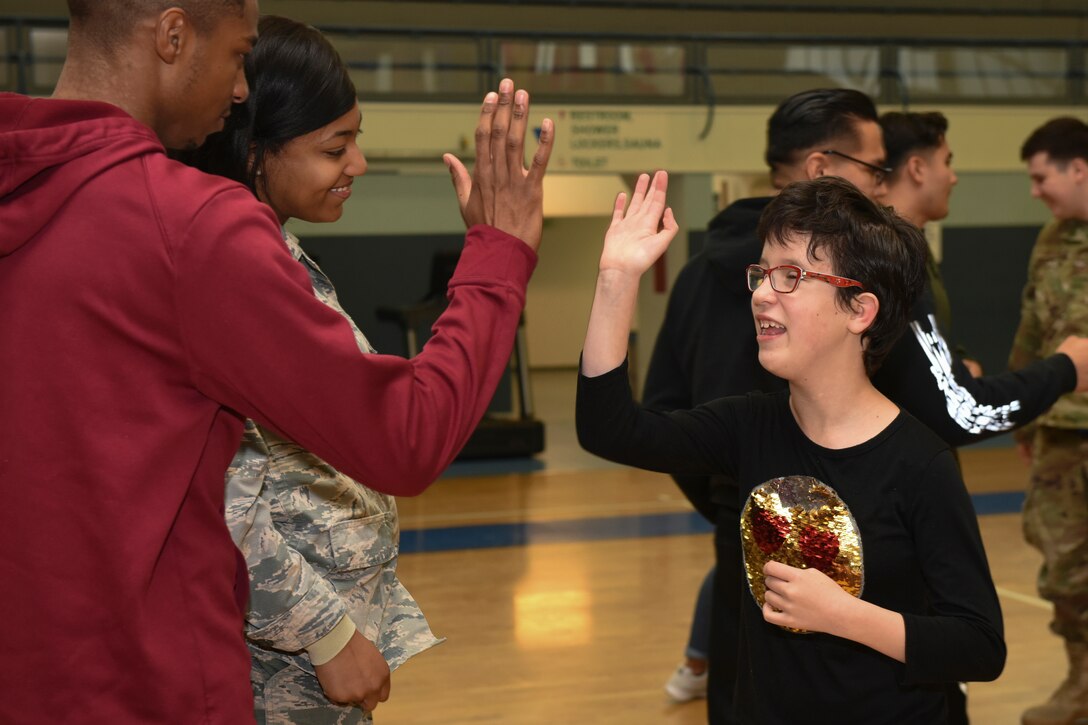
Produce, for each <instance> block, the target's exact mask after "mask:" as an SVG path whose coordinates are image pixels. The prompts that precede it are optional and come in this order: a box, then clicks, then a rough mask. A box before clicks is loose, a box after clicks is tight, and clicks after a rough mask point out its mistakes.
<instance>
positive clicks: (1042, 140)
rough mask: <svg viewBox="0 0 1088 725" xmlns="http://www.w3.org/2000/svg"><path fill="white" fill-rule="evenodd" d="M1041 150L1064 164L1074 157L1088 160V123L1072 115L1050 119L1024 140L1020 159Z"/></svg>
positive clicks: (1053, 159)
mask: <svg viewBox="0 0 1088 725" xmlns="http://www.w3.org/2000/svg"><path fill="white" fill-rule="evenodd" d="M1040 152H1043V153H1045V154H1046V155H1047V156H1048V157H1049V160H1050V161H1053V162H1056V163H1058V164H1062V165H1064V164H1066V163H1068V162H1070V161H1072V160H1073V159H1085V160H1088V125H1085V123H1084V121H1081V120H1080V119H1079V118H1073V117H1072V116H1061V117H1059V118H1052V119H1050V120H1049V121H1047V122H1046V123H1044V124H1043V125H1042V126H1040V127H1039V128H1037V129H1035V130H1034V131H1032V132H1031V135H1030V136H1028V138H1027V141H1024V145H1023V146H1021V147H1020V160H1021V161H1027V160H1028V159H1030V158H1031V157H1032V156H1034V155H1035V154H1037V153H1040Z"/></svg>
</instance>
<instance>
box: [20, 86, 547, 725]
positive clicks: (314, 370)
mask: <svg viewBox="0 0 1088 725" xmlns="http://www.w3.org/2000/svg"><path fill="white" fill-rule="evenodd" d="M535 262H536V255H535V254H534V253H533V252H532V251H531V250H530V249H529V248H528V246H526V245H525V244H524V243H522V242H521V241H519V240H517V239H514V238H513V237H510V236H508V235H506V234H504V233H502V232H500V231H498V230H496V229H493V228H490V227H483V226H477V227H473V228H472V229H470V230H469V232H468V235H467V238H466V243H465V249H464V252H463V254H462V257H461V262H460V264H459V266H458V268H457V271H456V273H455V274H454V276H453V279H452V281H451V282H450V292H449V297H450V306H449V309H448V311H447V313H446V314H445V315H444V316H443V317H442V318H441V319H440V320H439V322H438V323H437V325H436V328H435V334H434V336H433V337H432V338H431V340H430V341H429V343H428V344H427V346H426V347H425V349H424V351H423V352H422V353H421V354H420V355H418V356H417V357H416V358H414V359H412V360H410V361H409V360H404V359H402V358H398V357H393V356H384V355H363V354H361V353H360V352H359V349H358V347H357V345H356V343H355V338H354V336H353V334H352V332H351V329H350V328H349V326H348V323H347V322H346V321H345V320H344V318H343V317H342V316H341V315H339V314H338V313H336V312H335V311H333V310H331V309H330V308H329V307H327V306H325V305H324V304H322V303H321V302H319V301H318V300H317V299H316V298H315V297H314V295H313V291H312V289H311V287H310V281H309V279H308V278H307V276H306V273H305V271H304V270H303V269H302V267H301V266H299V265H298V264H297V263H296V262H295V261H294V260H293V259H292V258H291V256H290V254H289V253H288V251H287V248H286V246H285V245H284V244H283V241H282V238H281V235H280V229H279V225H278V224H277V222H276V219H275V217H274V215H273V214H272V212H271V210H270V209H268V207H266V206H264V205H263V204H260V203H259V202H257V201H256V200H255V199H254V198H253V196H252V195H251V194H250V193H249V192H248V191H247V190H246V189H244V188H243V187H241V186H239V185H237V184H234V183H232V182H228V181H226V180H223V179H219V178H215V177H210V176H207V175H204V174H202V173H200V172H198V171H195V170H193V169H190V168H188V167H186V166H184V165H181V164H178V163H175V162H173V161H171V160H169V159H168V158H167V157H166V155H165V154H164V151H163V148H162V145H161V144H160V143H159V141H158V139H157V138H156V137H155V135H154V134H153V133H152V132H151V131H150V130H149V129H148V128H147V127H146V126H144V125H142V124H140V123H139V122H137V121H135V120H134V119H133V118H131V117H130V116H128V115H127V114H126V113H124V112H123V111H121V110H120V109H118V108H116V107H114V106H110V105H107V104H102V103H93V102H75V101H59V100H46V99H35V100H32V99H28V98H26V97H23V96H18V95H12V94H0V501H2V502H3V509H2V511H3V523H2V525H0V587H2V590H3V593H2V595H0V683H3V685H2V691H3V695H2V696H0V722H2V723H46V722H50V723H52V722H58V723H59V722H80V723H109V724H110V725H122V724H125V723H137V722H139V723H144V722H147V723H151V722H154V723H225V724H229V725H237V724H238V723H244V722H249V721H252V718H253V715H252V712H253V702H252V696H251V693H250V688H249V659H248V655H247V652H246V648H245V645H244V643H243V637H242V612H241V607H240V604H239V602H240V600H242V601H244V591H245V583H246V582H245V563H244V561H241V559H240V557H239V555H238V553H237V550H236V549H235V548H234V545H233V544H232V542H231V539H230V536H229V535H228V533H227V528H226V525H225V524H224V521H223V491H224V483H223V474H224V471H225V470H226V467H227V465H228V463H229V462H230V460H231V457H232V456H233V454H234V452H235V450H236V448H237V446H238V443H239V438H240V433H241V429H242V421H243V417H244V416H250V417H252V418H254V419H255V420H257V421H259V422H260V423H262V424H264V425H266V426H268V427H270V428H272V429H273V430H276V431H278V432H280V433H282V434H283V435H285V436H286V437H288V438H291V439H293V440H295V441H297V442H298V443H299V444H301V445H302V446H303V447H305V448H307V449H309V450H311V451H313V452H315V453H316V454H317V455H319V456H321V457H322V458H324V459H325V460H327V461H328V462H329V463H331V464H332V465H333V466H335V467H336V468H337V469H339V470H341V471H343V472H344V473H346V474H347V475H349V476H351V477H352V478H355V479H357V480H360V481H365V482H366V484H367V485H368V486H370V487H371V488H374V489H376V490H379V491H383V492H386V493H391V494H397V495H412V494H416V493H419V492H421V491H422V490H423V489H424V488H426V487H427V485H428V484H429V483H430V482H432V481H433V480H434V479H435V478H436V477H437V476H438V474H439V473H440V472H441V471H442V470H443V469H444V468H445V467H446V466H447V465H448V464H449V462H450V461H451V460H452V458H453V457H454V456H455V455H456V454H457V452H458V451H459V450H460V448H461V447H462V445H463V444H464V442H465V441H466V440H467V438H468V436H469V435H470V434H471V433H472V431H473V429H474V428H475V425H476V423H477V422H478V421H479V419H480V417H481V416H482V415H483V413H484V410H485V409H486V407H487V404H488V402H489V399H490V397H491V392H492V391H493V389H494V387H495V385H496V384H497V381H498V379H499V377H500V376H501V374H502V372H503V370H504V369H505V367H506V363H507V359H508V356H509V352H510V350H511V347H512V345H513V340H514V332H515V329H516V326H517V321H518V316H519V314H520V311H521V309H522V306H523V303H524V295H525V287H526V284H527V283H528V279H529V276H530V274H531V272H532V269H533V267H534V265H535Z"/></svg>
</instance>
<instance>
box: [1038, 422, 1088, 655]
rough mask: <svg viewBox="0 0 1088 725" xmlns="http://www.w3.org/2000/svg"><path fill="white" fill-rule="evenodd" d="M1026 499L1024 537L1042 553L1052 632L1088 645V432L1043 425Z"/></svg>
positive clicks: (1040, 583) (1042, 591)
mask: <svg viewBox="0 0 1088 725" xmlns="http://www.w3.org/2000/svg"><path fill="white" fill-rule="evenodd" d="M1032 456H1033V458H1032V465H1031V483H1030V485H1029V488H1028V492H1027V498H1026V499H1025V501H1024V538H1025V539H1026V540H1027V542H1028V543H1029V544H1031V545H1032V546H1034V547H1035V548H1036V549H1038V550H1039V551H1040V552H1042V554H1043V566H1042V568H1041V569H1040V570H1039V579H1038V586H1039V595H1040V596H1042V597H1043V598H1044V599H1047V600H1049V601H1050V602H1052V603H1053V604H1054V619H1053V621H1052V622H1051V624H1050V628H1051V629H1052V630H1053V631H1054V632H1055V633H1056V634H1057V635H1059V636H1060V637H1062V638H1064V639H1065V640H1066V641H1067V642H1088V431H1086V430H1071V429H1063V428H1050V427H1047V426H1039V428H1038V430H1037V431H1036V433H1035V439H1034V442H1033V444H1032Z"/></svg>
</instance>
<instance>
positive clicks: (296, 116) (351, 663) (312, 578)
mask: <svg viewBox="0 0 1088 725" xmlns="http://www.w3.org/2000/svg"><path fill="white" fill-rule="evenodd" d="M259 32H260V40H259V42H258V43H257V44H256V46H255V48H254V51H253V53H252V55H251V56H250V57H249V58H248V59H247V60H246V77H247V80H248V81H249V85H250V95H249V98H248V100H247V101H246V102H245V103H244V104H241V105H238V106H236V107H235V108H234V110H233V111H232V114H231V116H230V117H229V118H228V119H227V121H226V126H225V128H224V130H223V132H222V133H220V134H217V135H216V136H213V137H212V138H210V139H209V141H208V143H207V144H206V145H205V146H204V147H203V148H202V149H201V150H200V151H198V152H194V153H193V154H191V155H190V158H187V159H186V160H187V161H190V162H191V163H193V164H194V165H196V166H199V167H201V168H203V169H204V170H206V171H211V172H214V173H219V174H222V175H224V176H227V177H229V178H233V179H235V180H237V181H240V182H241V183H243V184H245V185H246V186H248V187H249V188H250V189H251V190H252V191H253V192H254V194H256V196H257V197H258V198H259V199H260V200H261V201H263V202H265V203H267V204H268V205H269V206H271V207H272V209H273V211H275V213H276V215H277V216H278V217H279V220H280V223H281V224H284V223H286V222H287V220H288V219H290V218H299V219H302V220H304V221H308V222H331V221H335V220H337V219H339V218H340V215H341V213H342V206H343V203H344V201H345V200H346V199H347V198H348V197H349V196H350V195H351V183H352V180H353V179H354V178H355V177H357V176H360V175H362V174H363V173H365V172H366V159H365V158H364V157H363V154H362V152H361V151H360V149H359V147H358V146H357V145H356V143H355V138H356V136H357V134H358V132H359V125H360V121H361V118H360V113H359V108H358V103H357V97H356V93H355V87H354V85H353V84H352V81H351V79H350V77H349V76H348V72H347V69H346V68H345V66H344V65H343V63H342V61H341V59H340V57H339V55H338V54H337V53H336V51H335V49H334V48H333V47H332V45H331V44H330V43H329V42H328V40H327V39H325V38H324V37H323V36H322V35H321V33H320V32H318V31H317V30H315V29H314V28H311V27H308V26H305V25H302V24H299V23H296V22H294V21H292V20H288V19H286V18H279V17H274V16H266V17H264V18H262V20H261V22H260V26H259ZM283 237H284V243H285V244H286V245H287V248H288V249H289V250H290V252H291V254H292V256H294V258H295V259H296V260H298V262H299V264H301V265H302V266H303V267H304V268H305V269H306V271H307V273H308V274H309V276H310V280H311V282H312V284H313V288H314V294H315V295H316V296H317V297H318V298H319V299H320V300H322V301H323V302H324V303H325V304H327V305H329V306H330V307H332V308H333V309H335V310H337V311H339V312H340V313H341V314H343V315H344V317H345V318H347V320H348V322H349V323H350V324H351V327H352V329H353V330H354V331H355V338H356V341H357V342H358V345H359V349H360V350H361V351H363V352H364V353H372V352H374V350H373V348H371V346H370V344H369V343H368V342H367V340H366V338H365V337H364V336H363V333H362V332H361V331H360V330H359V328H358V327H356V325H355V323H354V322H352V320H351V319H350V318H349V317H348V315H347V314H346V313H345V312H344V311H343V309H342V308H341V307H340V304H339V303H338V302H337V299H336V292H335V290H334V289H333V287H332V284H331V283H330V281H329V279H328V277H326V276H325V274H324V273H323V272H322V271H321V269H320V268H318V266H317V265H316V264H315V263H314V262H313V260H311V259H310V258H309V257H307V256H306V254H305V253H304V252H303V251H302V248H301V247H300V246H299V243H298V239H296V238H295V237H294V236H292V235H291V234H289V233H288V232H287V231H286V230H284V233H283ZM271 334H274V331H272V332H271ZM226 513H227V522H228V524H229V526H230V529H231V534H232V536H233V537H234V540H235V542H236V543H237V544H238V547H239V548H240V549H241V551H242V553H243V554H244V555H245V558H246V562H247V565H248V568H249V575H250V580H251V582H250V601H249V611H248V615H247V619H246V636H247V639H248V643H249V650H250V653H251V655H252V661H253V665H252V683H253V693H254V698H255V709H256V714H257V720H258V722H262V723H269V724H273V723H292V724H294V723H369V722H371V714H370V711H371V710H373V709H374V707H376V705H377V703H378V701H381V700H384V699H385V698H386V697H387V696H388V692H389V672H390V670H391V669H395V668H396V667H397V666H399V665H400V664H401V663H403V662H404V661H405V660H407V659H408V658H409V657H411V656H413V655H415V654H417V653H419V652H421V651H423V650H425V649H428V648H430V647H432V646H434V645H435V644H438V643H439V642H440V640H438V639H436V638H435V636H434V635H433V634H432V633H431V630H430V628H429V627H428V625H427V621H426V620H425V619H424V617H423V614H422V613H421V612H420V610H419V607H418V605H417V604H416V602H415V600H414V599H412V596H411V595H410V594H409V593H408V591H407V590H406V589H405V588H404V586H403V585H402V584H401V583H400V581H399V580H398V579H397V576H396V563H397V550H398V540H399V533H400V528H399V525H398V521H397V507H396V502H395V500H394V499H393V497H392V496H388V495H385V494H382V493H378V492H377V491H373V490H371V489H369V488H367V487H366V486H365V485H361V484H359V483H356V482H355V481H353V480H351V479H349V478H348V477H347V476H344V475H343V474H341V473H339V472H338V471H336V470H335V469H334V468H332V466H330V465H329V464H327V463H325V462H324V461H322V460H321V459H320V458H318V457H317V456H315V455H313V454H312V453H309V452H307V451H306V450H304V449H302V448H301V447H299V446H298V445H296V444H294V443H292V442H291V441H289V440H285V439H283V438H281V437H280V436H279V435H277V434H276V433H275V432H274V431H271V430H268V429H266V428H263V427H261V426H259V425H257V424H256V423H254V422H253V421H247V424H246V433H245V437H244V439H243V441H242V446H241V449H240V450H239V451H238V454H237V455H236V457H235V459H234V462H233V464H232V466H231V468H230V470H229V471H228V473H227V491H226ZM357 678H361V680H362V681H363V682H364V689H366V690H367V691H368V692H370V693H372V694H371V695H370V696H369V697H367V698H364V699H363V700H362V701H361V702H343V701H344V700H345V699H348V698H347V696H346V695H345V694H344V693H345V692H348V691H350V689H345V687H346V686H348V685H349V684H350V681H351V680H356V679H357ZM356 691H357V690H356ZM338 703H340V704H338Z"/></svg>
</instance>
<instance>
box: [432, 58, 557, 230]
mask: <svg viewBox="0 0 1088 725" xmlns="http://www.w3.org/2000/svg"><path fill="white" fill-rule="evenodd" d="M528 128H529V94H528V92H526V91H524V90H517V91H516V90H515V89H514V82H513V81H512V80H510V79H509V78H504V79H503V80H502V82H501V83H499V92H498V93H495V92H494V91H492V92H490V93H488V94H487V95H486V96H484V103H483V107H482V108H481V111H480V120H479V123H477V125H476V161H475V163H474V164H473V166H472V174H471V175H470V174H469V172H468V171H467V170H466V169H465V166H464V164H462V163H461V161H460V160H459V159H458V158H457V157H456V156H454V155H453V154H445V155H444V156H443V157H442V158H443V160H444V161H445V162H446V166H448V167H449V170H450V175H451V176H452V178H453V187H454V190H455V191H456V192H457V201H458V203H459V204H460V206H461V217H462V218H463V219H464V220H465V224H466V226H470V227H471V226H472V225H474V224H488V225H490V226H493V227H496V228H497V229H501V230H502V231H504V232H506V233H507V234H510V235H512V236H515V237H518V238H519V239H521V240H522V241H524V242H525V243H526V244H528V245H529V246H530V247H531V248H532V249H534V250H536V249H537V248H538V247H539V246H540V235H541V230H542V227H543V224H544V208H543V204H544V171H545V169H547V167H548V158H549V157H550V156H551V153H552V146H553V145H554V141H555V128H554V126H553V124H552V121H551V119H548V118H545V119H544V120H543V121H542V122H541V124H540V145H539V146H538V148H537V150H536V153H535V154H533V160H532V163H531V164H530V166H529V168H528V169H526V168H525V132H526V131H527V130H528Z"/></svg>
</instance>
